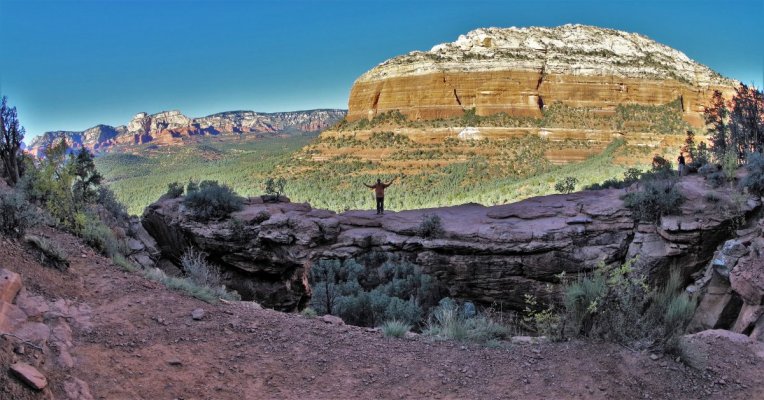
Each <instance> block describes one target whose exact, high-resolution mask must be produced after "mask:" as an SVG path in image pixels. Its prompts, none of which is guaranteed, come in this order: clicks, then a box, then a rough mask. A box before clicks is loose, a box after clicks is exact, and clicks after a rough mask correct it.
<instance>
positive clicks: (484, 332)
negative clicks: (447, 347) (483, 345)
mask: <svg viewBox="0 0 764 400" xmlns="http://www.w3.org/2000/svg"><path fill="white" fill-rule="evenodd" d="M423 333H424V334H426V335H428V336H433V337H435V338H436V339H442V340H443V339H444V340H459V341H462V340H468V341H474V342H488V341H491V340H497V339H504V338H506V337H507V336H509V328H508V327H506V326H504V325H503V324H501V323H498V322H496V321H494V319H493V318H491V317H490V313H486V314H477V315H475V316H473V317H467V315H466V314H465V309H464V308H463V307H459V305H458V304H457V303H456V301H454V300H453V299H451V298H448V297H446V298H443V299H441V300H440V302H439V303H438V306H437V307H435V308H434V309H433V310H432V313H431V314H430V318H429V320H428V324H427V329H426V330H425V331H424V332H423Z"/></svg>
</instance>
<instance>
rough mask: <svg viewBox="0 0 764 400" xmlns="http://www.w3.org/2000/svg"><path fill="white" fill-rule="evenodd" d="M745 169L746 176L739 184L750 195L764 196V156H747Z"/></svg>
mask: <svg viewBox="0 0 764 400" xmlns="http://www.w3.org/2000/svg"><path fill="white" fill-rule="evenodd" d="M745 169H746V170H748V176H746V177H745V179H743V182H741V184H742V186H743V187H744V188H746V189H748V191H749V192H750V193H754V194H756V195H758V196H762V195H764V156H762V154H761V153H750V154H748V157H747V162H746V165H745Z"/></svg>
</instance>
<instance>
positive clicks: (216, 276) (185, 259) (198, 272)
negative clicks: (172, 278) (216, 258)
mask: <svg viewBox="0 0 764 400" xmlns="http://www.w3.org/2000/svg"><path fill="white" fill-rule="evenodd" d="M180 265H181V266H182V267H183V272H185V273H186V277H188V279H190V280H191V281H192V282H194V283H195V284H197V285H201V286H211V287H218V286H220V285H221V278H220V270H219V269H218V267H216V266H214V265H211V264H209V263H208V262H207V260H206V254H204V253H203V252H201V251H197V250H194V248H193V247H189V248H188V249H187V250H186V251H185V253H183V256H182V257H181V259H180Z"/></svg>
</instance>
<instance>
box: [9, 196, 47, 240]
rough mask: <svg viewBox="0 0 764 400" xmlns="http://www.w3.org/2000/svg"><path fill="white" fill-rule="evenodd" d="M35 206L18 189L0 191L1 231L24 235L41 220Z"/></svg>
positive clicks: (10, 234)
mask: <svg viewBox="0 0 764 400" xmlns="http://www.w3.org/2000/svg"><path fill="white" fill-rule="evenodd" d="M39 219H40V218H39V217H38V216H37V213H35V211H34V208H33V207H32V205H31V204H29V202H28V201H27V200H26V198H25V197H24V195H23V194H22V193H20V192H18V191H0V233H3V234H4V235H8V236H13V237H17V238H19V237H22V236H24V233H25V232H26V230H27V228H29V227H31V226H33V225H35V224H37V223H38V221H39Z"/></svg>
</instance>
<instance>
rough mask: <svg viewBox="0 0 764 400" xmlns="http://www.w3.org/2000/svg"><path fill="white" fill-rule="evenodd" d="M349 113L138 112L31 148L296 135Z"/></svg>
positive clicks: (48, 136)
mask: <svg viewBox="0 0 764 400" xmlns="http://www.w3.org/2000/svg"><path fill="white" fill-rule="evenodd" d="M344 116H345V111H344V110H310V111H294V112H277V113H258V112H254V111H228V112H222V113H218V114H212V115H208V116H206V117H201V118H189V117H187V116H185V115H183V114H182V113H181V112H180V111H177V110H173V111H163V112H160V113H157V114H147V113H145V112H142V113H138V114H136V115H135V116H134V117H133V119H132V120H131V121H130V122H129V123H127V124H126V125H120V126H117V127H112V126H109V125H97V126H94V127H92V128H90V129H86V130H85V131H82V132H79V131H53V132H45V133H44V134H42V135H41V136H39V137H37V138H36V139H35V140H34V141H33V142H32V143H31V144H30V145H29V146H28V148H27V151H28V152H30V153H32V154H34V155H36V156H40V155H41V154H42V152H43V151H44V149H46V148H48V147H50V146H51V145H53V144H55V143H58V142H60V141H61V140H65V141H66V142H67V144H68V145H69V146H70V147H71V148H75V149H76V148H80V147H83V146H84V147H86V148H88V149H90V150H92V151H99V150H106V149H108V148H109V147H111V146H114V145H133V144H142V143H149V142H151V143H158V144H171V143H176V142H179V141H180V139H182V138H184V137H189V136H200V135H227V134H235V135H239V134H281V133H285V134H293V133H297V134H299V133H310V132H317V131H320V130H322V129H325V128H327V127H329V126H331V125H333V124H335V123H336V122H337V121H339V120H341V119H342V118H343V117H344Z"/></svg>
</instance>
